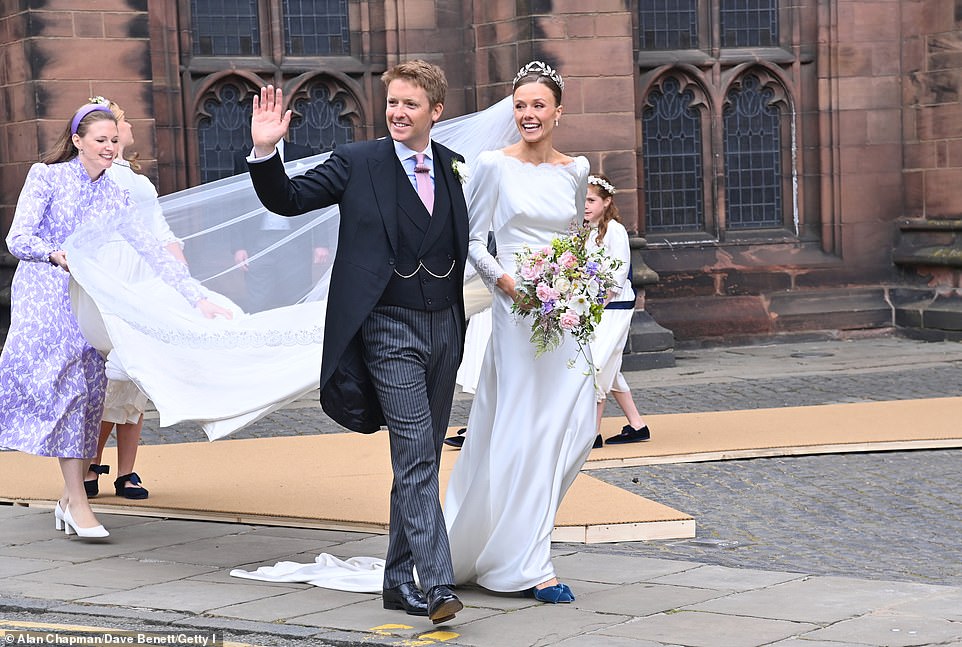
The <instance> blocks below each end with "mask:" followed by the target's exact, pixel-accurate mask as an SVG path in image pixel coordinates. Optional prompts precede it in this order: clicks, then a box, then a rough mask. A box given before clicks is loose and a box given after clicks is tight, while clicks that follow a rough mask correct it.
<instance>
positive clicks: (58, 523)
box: [53, 500, 63, 530]
mask: <svg viewBox="0 0 962 647" xmlns="http://www.w3.org/2000/svg"><path fill="white" fill-rule="evenodd" d="M53 527H54V529H55V530H63V508H61V507H60V501H59V500H58V501H57V507H55V508H54V509H53Z"/></svg>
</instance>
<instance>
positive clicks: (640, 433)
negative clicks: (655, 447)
mask: <svg viewBox="0 0 962 647" xmlns="http://www.w3.org/2000/svg"><path fill="white" fill-rule="evenodd" d="M646 440H651V432H650V431H648V425H645V426H644V427H642V428H641V429H634V428H633V427H632V426H631V425H625V426H624V427H622V428H621V433H620V434H618V435H617V436H612V437H611V438H609V439H608V440H606V441H605V443H607V444H609V445H624V444H625V443H640V442H644V441H646Z"/></svg>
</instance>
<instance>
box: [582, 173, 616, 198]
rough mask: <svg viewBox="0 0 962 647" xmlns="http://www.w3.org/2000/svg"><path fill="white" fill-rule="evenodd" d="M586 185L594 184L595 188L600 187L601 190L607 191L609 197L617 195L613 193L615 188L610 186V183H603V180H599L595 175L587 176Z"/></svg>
mask: <svg viewBox="0 0 962 647" xmlns="http://www.w3.org/2000/svg"><path fill="white" fill-rule="evenodd" d="M588 184H594V185H595V186H600V187H601V188H602V189H604V190H605V191H607V192H608V194H609V195H614V194H616V193H618V192H617V191H615V187H613V186H611V184H610V183H608V182H605V180H604V178H600V177H598V176H597V175H589V176H588Z"/></svg>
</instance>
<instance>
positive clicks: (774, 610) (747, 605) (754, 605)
mask: <svg viewBox="0 0 962 647" xmlns="http://www.w3.org/2000/svg"><path fill="white" fill-rule="evenodd" d="M938 590H939V587H932V586H928V585H925V584H908V583H895V582H875V581H867V580H856V579H854V578H847V577H810V578H806V579H803V580H794V581H791V582H785V583H783V584H776V585H774V586H770V587H766V588H764V589H756V590H753V591H745V592H743V593H734V594H732V595H728V596H725V597H720V598H716V599H714V600H709V601H707V602H701V603H698V604H693V605H690V606H689V607H687V609H686V610H690V611H707V612H714V613H738V614H739V615H743V616H751V617H755V618H773V619H779V620H792V621H798V622H816V623H820V624H828V623H832V622H839V621H841V620H846V619H848V618H854V617H858V616H861V615H863V614H866V613H869V612H870V611H872V610H874V609H885V608H888V607H890V606H892V605H894V604H896V603H898V602H904V601H908V600H914V599H918V598H920V597H926V596H929V595H932V594H933V593H935V592H937V591H938Z"/></svg>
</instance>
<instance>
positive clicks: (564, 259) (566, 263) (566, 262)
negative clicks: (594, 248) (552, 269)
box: [558, 252, 578, 270]
mask: <svg viewBox="0 0 962 647" xmlns="http://www.w3.org/2000/svg"><path fill="white" fill-rule="evenodd" d="M558 264H559V265H561V266H562V267H564V268H565V269H567V270H570V269H571V268H573V267H576V266H577V265H578V257H577V256H575V255H574V254H573V253H571V252H565V253H564V254H562V255H561V256H559V257H558Z"/></svg>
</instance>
